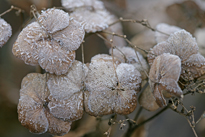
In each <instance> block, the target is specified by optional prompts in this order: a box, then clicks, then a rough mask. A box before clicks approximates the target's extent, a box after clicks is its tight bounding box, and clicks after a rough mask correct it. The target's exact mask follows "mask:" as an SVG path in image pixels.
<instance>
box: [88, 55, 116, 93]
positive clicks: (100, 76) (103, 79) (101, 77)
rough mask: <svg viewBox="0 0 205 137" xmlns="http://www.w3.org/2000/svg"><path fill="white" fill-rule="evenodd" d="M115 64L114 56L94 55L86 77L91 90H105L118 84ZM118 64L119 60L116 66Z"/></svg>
mask: <svg viewBox="0 0 205 137" xmlns="http://www.w3.org/2000/svg"><path fill="white" fill-rule="evenodd" d="M114 60H116V59H115V58H114ZM113 64H114V63H113V60H112V57H111V56H109V55H105V54H99V55H96V56H94V57H92V59H91V63H90V65H89V71H88V75H87V77H86V83H87V84H86V88H87V89H88V90H89V91H93V90H96V89H99V90H104V89H107V88H112V87H113V86H114V85H116V84H117V78H116V76H115V70H114V66H113ZM118 64H119V61H115V68H116V67H117V65H118Z"/></svg>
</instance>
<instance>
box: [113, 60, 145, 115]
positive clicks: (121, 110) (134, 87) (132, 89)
mask: <svg viewBox="0 0 205 137" xmlns="http://www.w3.org/2000/svg"><path fill="white" fill-rule="evenodd" d="M116 73H117V76H118V79H119V85H120V88H119V89H116V91H115V92H117V94H114V96H115V97H114V100H113V101H114V102H115V106H114V112H116V113H118V114H123V115H127V114H130V113H131V112H132V111H134V110H135V108H136V106H137V93H138V92H139V91H140V84H141V74H140V72H139V71H138V70H137V69H136V68H135V67H134V66H133V65H130V64H126V63H121V64H120V65H118V67H117V69H116Z"/></svg>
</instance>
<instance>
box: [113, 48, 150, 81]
mask: <svg viewBox="0 0 205 137" xmlns="http://www.w3.org/2000/svg"><path fill="white" fill-rule="evenodd" d="M136 53H137V55H138V57H139V60H140V61H139V60H138V57H137V55H136ZM110 54H112V51H111V50H110ZM113 55H114V57H116V58H117V59H119V60H120V61H121V62H125V63H129V64H133V65H134V66H135V68H136V69H137V70H138V71H140V73H141V75H142V79H146V78H147V76H146V74H145V72H144V71H146V72H148V69H149V67H148V64H147V61H146V60H145V59H144V57H143V56H142V55H141V54H140V53H139V52H137V51H135V50H134V49H133V48H130V47H122V48H120V47H119V48H115V49H113ZM141 64H142V65H141Z"/></svg>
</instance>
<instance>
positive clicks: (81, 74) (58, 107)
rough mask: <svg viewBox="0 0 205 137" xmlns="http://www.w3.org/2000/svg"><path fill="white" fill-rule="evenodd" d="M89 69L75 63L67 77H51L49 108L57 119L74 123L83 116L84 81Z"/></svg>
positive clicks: (77, 62)
mask: <svg viewBox="0 0 205 137" xmlns="http://www.w3.org/2000/svg"><path fill="white" fill-rule="evenodd" d="M87 72H88V68H87V67H86V65H83V64H82V63H81V62H79V61H75V62H74V63H73V64H72V67H71V68H70V69H69V70H68V73H67V74H66V75H61V76H56V75H50V77H49V78H48V82H47V84H48V88H49V90H50V96H49V99H50V100H51V102H50V103H49V105H48V107H49V109H50V113H51V114H52V115H54V116H55V117H57V118H60V119H63V120H66V121H74V120H77V119H80V118H81V117H82V115H83V91H82V90H83V85H82V84H83V81H84V79H85V76H86V75H87Z"/></svg>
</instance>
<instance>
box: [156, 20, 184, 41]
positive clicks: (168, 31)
mask: <svg viewBox="0 0 205 137" xmlns="http://www.w3.org/2000/svg"><path fill="white" fill-rule="evenodd" d="M156 29H157V30H158V31H161V32H164V33H166V34H168V35H170V34H172V33H174V32H176V31H179V30H181V28H179V27H177V26H171V25H168V24H166V23H160V24H158V25H157V26H156ZM158 31H155V38H156V41H157V43H160V42H162V41H166V40H167V39H168V38H169V36H167V35H165V34H162V33H160V32H158Z"/></svg>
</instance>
